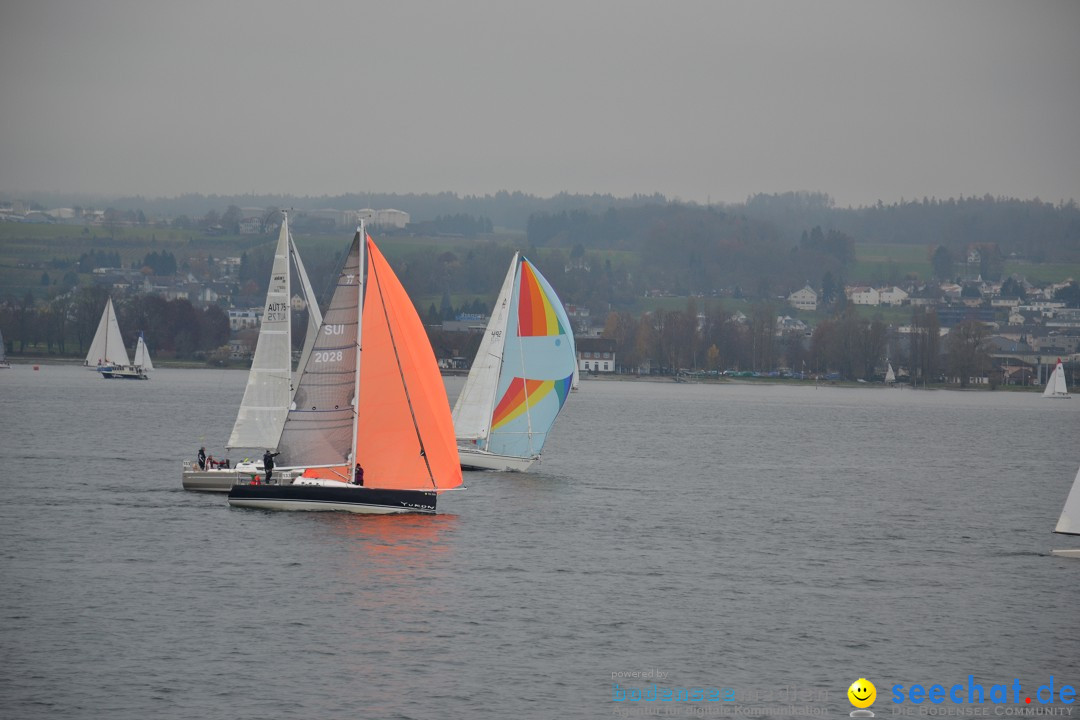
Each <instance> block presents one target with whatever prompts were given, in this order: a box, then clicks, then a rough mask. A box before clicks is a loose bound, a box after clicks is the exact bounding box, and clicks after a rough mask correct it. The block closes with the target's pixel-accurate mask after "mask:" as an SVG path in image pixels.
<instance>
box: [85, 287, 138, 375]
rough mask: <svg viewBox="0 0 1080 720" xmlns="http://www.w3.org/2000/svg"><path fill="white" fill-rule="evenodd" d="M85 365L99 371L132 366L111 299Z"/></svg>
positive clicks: (108, 301)
mask: <svg viewBox="0 0 1080 720" xmlns="http://www.w3.org/2000/svg"><path fill="white" fill-rule="evenodd" d="M83 364H84V365H86V367H88V368H90V369H91V370H99V371H100V370H103V369H106V370H107V369H110V368H113V367H116V366H122V365H130V364H131V363H130V362H129V361H128V354H127V350H126V349H125V348H124V339H123V337H121V336H120V323H118V322H117V320H116V310H115V309H114V308H113V301H112V298H111V297H110V298H108V299H107V300H106V301H105V310H103V311H102V313H101V320H100V321H98V327H97V332H96V333H94V340H93V341H92V342H91V343H90V351H89V352H87V353H86V361H85V362H84V363H83Z"/></svg>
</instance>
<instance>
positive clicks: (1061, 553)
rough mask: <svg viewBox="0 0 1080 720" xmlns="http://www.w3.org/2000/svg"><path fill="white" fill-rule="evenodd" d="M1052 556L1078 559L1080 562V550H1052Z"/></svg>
mask: <svg viewBox="0 0 1080 720" xmlns="http://www.w3.org/2000/svg"><path fill="white" fill-rule="evenodd" d="M1050 554H1051V555H1056V556H1057V557H1066V558H1076V559H1078V560H1080V548H1076V549H1073V550H1051V551H1050Z"/></svg>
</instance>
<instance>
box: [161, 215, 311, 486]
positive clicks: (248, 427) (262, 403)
mask: <svg viewBox="0 0 1080 720" xmlns="http://www.w3.org/2000/svg"><path fill="white" fill-rule="evenodd" d="M293 268H295V269H296V275H297V277H298V278H299V280H300V290H301V293H302V294H303V297H304V301H305V302H306V303H307V309H308V325H307V335H306V336H305V339H304V349H303V352H302V353H301V355H300V363H299V365H298V366H297V367H298V368H299V369H303V367H304V365H305V364H306V363H307V358H308V356H309V355H310V354H311V348H312V346H314V344H315V340H316V336H317V334H318V329H319V326H320V325H321V324H322V313H321V312H320V311H319V303H318V301H317V300H316V298H315V291H314V290H313V289H312V287H311V281H310V280H309V279H308V275H307V271H306V270H305V269H304V263H303V262H302V261H301V260H300V253H299V252H298V251H297V249H296V244H295V243H294V242H293V239H292V235H291V234H290V232H289V216H288V214H287V213H282V221H281V230H280V231H279V233H278V242H277V246H276V248H275V250H274V263H273V266H272V267H271V269H270V284H269V286H268V288H267V292H266V304H265V305H264V307H263V316H262V322H261V324H260V325H259V339H258V340H257V341H256V344H255V357H254V358H252V361H251V370H250V371H248V378H247V385H246V386H245V387H244V398H243V400H241V402H240V408H239V409H238V410H237V413H236V421H235V423H234V424H233V429H232V432H231V433H230V434H229V440H228V442H227V443H226V444H225V447H226V449H228V450H236V449H239V448H246V449H250V450H252V453H251V454H252V455H253V456H254V457H256V458H261V456H262V452H263V451H264V450H266V449H269V448H276V447H277V442H278V438H279V437H280V436H281V428H282V426H283V425H284V424H285V416H286V415H287V414H288V411H289V403H291V402H292V399H293V393H294V392H295V386H294V384H293V370H292V316H291V314H290V308H291V306H290V301H291V298H292V295H291V290H290V287H291V282H290V281H291V270H292V269H293ZM262 471H263V467H262V460H261V459H260V460H256V461H254V462H252V461H249V460H245V461H244V462H241V463H237V464H236V465H233V464H232V463H230V462H227V461H225V460H222V461H220V463H219V462H217V461H213V462H209V463H208V467H206V468H205V469H201V468H199V466H198V465H197V464H196V463H195V462H193V461H191V460H185V461H184V466H183V470H182V472H181V483H182V484H183V487H184V489H185V490H201V491H204V492H229V489H230V488H231V487H232V486H233V485H235V484H236V483H238V482H240V481H241V480H244V479H247V478H251V477H252V476H254V475H256V474H258V473H261V472H262Z"/></svg>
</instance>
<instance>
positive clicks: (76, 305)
mask: <svg viewBox="0 0 1080 720" xmlns="http://www.w3.org/2000/svg"><path fill="white" fill-rule="evenodd" d="M108 297H109V293H108V291H107V290H106V289H105V288H103V287H101V286H96V285H95V286H87V287H81V288H78V289H77V290H74V291H73V292H70V293H66V294H64V295H59V296H57V297H54V298H52V299H51V300H49V301H48V302H46V303H40V304H35V302H34V298H33V296H32V295H31V294H30V293H27V296H26V297H24V298H23V299H22V301H19V302H10V301H9V302H7V303H4V304H3V305H0V328H3V333H4V339H5V341H6V342H7V344H8V348H9V350H10V351H11V352H20V353H22V352H27V351H31V352H37V353H40V352H44V353H47V354H50V355H52V354H59V355H75V356H80V355H84V354H85V353H86V352H87V351H88V350H89V348H90V343H91V342H92V341H93V339H94V333H95V332H96V331H97V327H98V323H99V322H100V321H101V314H102V312H103V311H104V309H105V302H106V300H107V299H108ZM113 304H114V306H115V308H116V313H117V320H118V322H119V324H120V329H121V333H122V334H123V338H124V345H125V347H127V348H129V349H131V348H133V347H134V346H135V342H136V339H137V338H138V335H139V333H140V332H142V333H143V334H144V336H145V338H146V343H147V345H148V346H149V347H150V351H151V353H152V356H153V357H164V358H181V359H194V358H199V357H201V356H203V355H205V354H207V353H210V352H212V351H214V350H217V349H218V348H220V347H222V346H223V345H226V344H228V342H229V316H228V314H227V313H226V312H225V311H224V310H223V309H221V308H220V307H218V306H217V305H209V306H207V307H205V308H196V307H195V306H194V305H192V304H191V302H190V301H188V300H186V299H182V298H181V299H176V300H166V299H165V298H163V297H161V296H160V295H135V296H131V297H126V298H114V300H113Z"/></svg>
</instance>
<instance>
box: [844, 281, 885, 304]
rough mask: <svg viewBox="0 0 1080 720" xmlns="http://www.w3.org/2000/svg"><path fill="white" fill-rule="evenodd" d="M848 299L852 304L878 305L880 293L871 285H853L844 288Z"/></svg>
mask: <svg viewBox="0 0 1080 720" xmlns="http://www.w3.org/2000/svg"><path fill="white" fill-rule="evenodd" d="M846 291H847V296H848V300H850V301H851V304H852V305H880V304H881V295H880V294H878V291H877V290H875V289H874V288H872V287H868V286H866V285H855V286H853V287H849V288H846Z"/></svg>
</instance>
